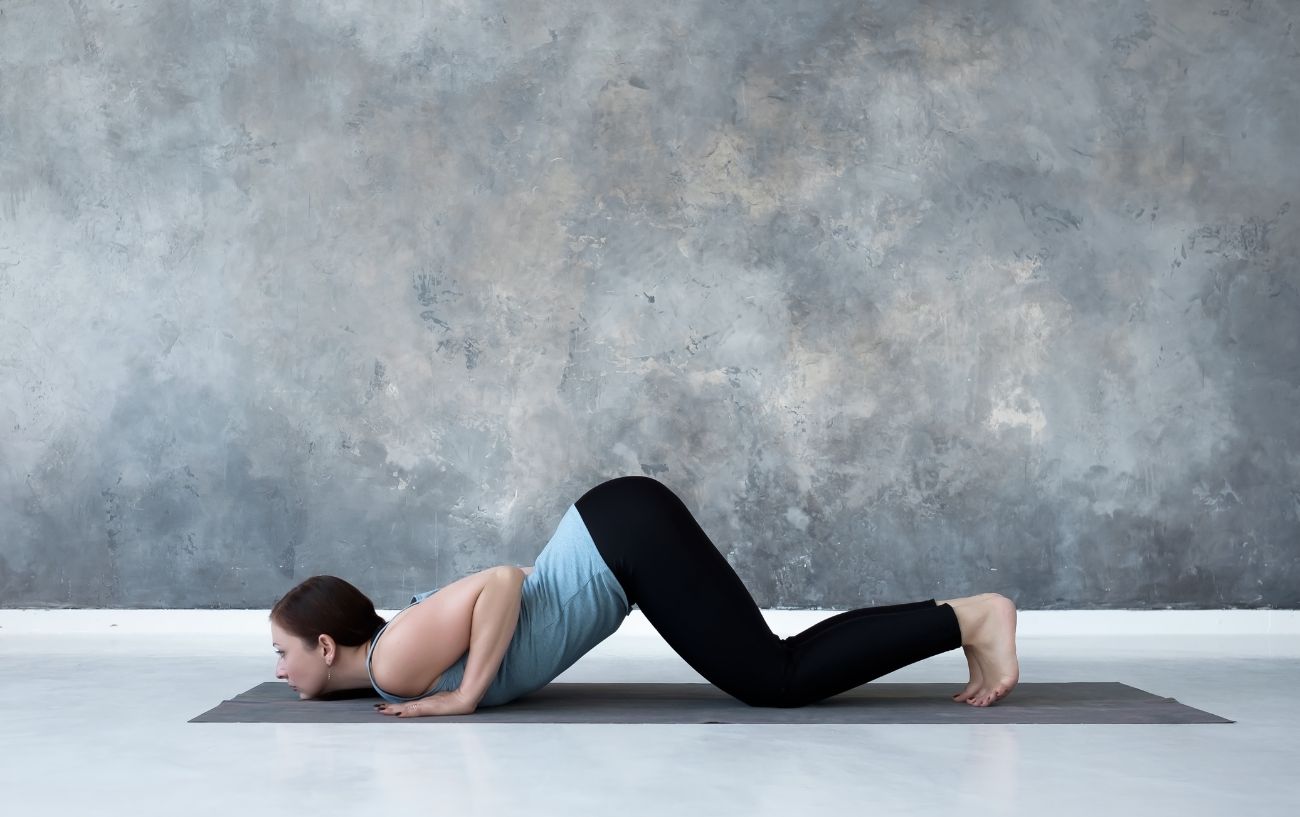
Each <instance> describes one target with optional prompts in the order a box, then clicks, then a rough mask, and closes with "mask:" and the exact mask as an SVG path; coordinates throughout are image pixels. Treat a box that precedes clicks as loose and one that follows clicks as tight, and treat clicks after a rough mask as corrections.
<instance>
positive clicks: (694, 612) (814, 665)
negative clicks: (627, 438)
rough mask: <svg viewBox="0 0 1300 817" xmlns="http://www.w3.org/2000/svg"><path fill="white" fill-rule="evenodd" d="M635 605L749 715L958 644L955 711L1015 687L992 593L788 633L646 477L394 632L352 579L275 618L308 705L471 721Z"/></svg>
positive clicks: (1006, 607) (282, 606) (285, 607)
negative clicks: (960, 671)
mask: <svg viewBox="0 0 1300 817" xmlns="http://www.w3.org/2000/svg"><path fill="white" fill-rule="evenodd" d="M633 604H635V605H637V606H639V607H640V609H641V611H642V612H643V613H644V614H645V617H646V618H647V619H648V620H649V621H650V623H651V624H652V625H654V627H655V629H656V630H658V632H659V634H660V635H662V636H663V638H664V640H665V641H667V642H668V644H669V646H671V647H672V648H673V649H674V650H675V651H676V652H677V654H678V655H680V656H681V657H682V658H683V659H685V661H686V662H687V663H688V664H690V665H691V666H692V667H693V668H694V669H695V670H696V671H697V672H699V673H700V674H701V675H703V676H704V677H705V678H706V679H708V680H709V681H710V682H711V683H713V684H714V685H715V686H717V687H719V688H720V689H722V690H723V691H724V692H726V693H728V694H730V695H732V696H733V697H735V698H737V699H739V700H740V701H742V702H744V703H747V704H749V705H751V706H774V707H798V706H804V705H805V704H810V703H814V702H816V701H820V700H822V699H824V698H827V697H830V696H832V695H836V694H838V693H840V692H844V691H845V690H848V689H852V688H853V687H856V686H859V685H861V684H865V683H867V682H868V681H871V680H872V679H875V678H879V677H880V676H882V675H885V674H887V673H890V672H893V671H894V670H896V669H899V668H900V667H904V666H907V665H908V664H912V663H915V662H917V661H920V660H922V659H924V658H928V657H930V656H932V655H937V654H939V653H941V652H946V651H948V650H953V649H956V648H957V647H962V648H963V649H964V651H965V653H966V659H967V663H968V665H969V668H970V676H971V677H970V682H969V683H968V684H967V685H966V687H965V689H963V690H962V691H961V692H958V693H957V694H955V695H953V700H955V701H957V702H965V703H967V704H970V705H972V706H988V705H989V704H992V703H994V702H995V701H998V700H1000V699H1002V698H1004V697H1006V695H1007V693H1009V692H1010V691H1011V689H1012V688H1013V687H1014V686H1015V685H1016V682H1017V681H1018V680H1019V664H1018V661H1017V658H1016V645H1015V629H1016V611H1015V607H1014V605H1013V604H1012V603H1011V602H1010V600H1008V599H1006V598H1004V597H1003V596H1000V595H998V594H996V593H984V594H982V595H979V596H971V597H967V598H959V599H951V600H949V601H944V602H939V603H936V602H935V600H934V599H929V600H926V601H918V602H912V603H909V604H895V605H890V606H882V607H867V608H862V609H858V610H849V611H847V612H844V613H839V614H838V615H835V616H832V617H831V618H828V619H825V620H823V621H820V622H818V623H817V624H815V625H813V626H812V627H809V628H808V629H807V630H804V631H803V632H802V633H799V634H798V635H795V636H791V637H790V638H785V639H782V638H778V637H777V636H776V635H774V634H773V633H772V631H771V629H769V628H768V626H767V623H766V622H765V621H764V620H763V617H762V614H761V613H760V612H759V609H758V607H757V605H755V603H754V600H753V598H751V597H750V595H749V592H748V591H747V590H746V589H745V586H744V584H742V583H741V581H740V577H738V576H737V575H736V573H735V571H734V570H732V568H731V566H730V565H729V564H728V563H727V561H726V559H724V558H723V556H722V554H721V553H719V552H718V550H717V548H715V547H714V545H713V543H712V542H711V541H710V540H709V538H708V536H706V535H705V533H704V531H703V530H701V528H700V526H699V525H698V524H697V523H696V521H695V519H694V517H692V516H691V513H690V511H689V510H687V508H686V506H685V505H684V504H683V503H682V501H681V500H680V499H679V498H678V497H677V496H676V495H675V494H674V493H673V492H672V491H671V490H669V489H668V488H667V487H666V486H664V485H663V484H662V483H660V482H658V481H656V480H654V479H651V478H650V477H642V476H627V477H619V478H617V479H612V480H609V481H608V482H603V483H601V484H600V485H597V486H596V487H595V488H593V489H591V490H590V491H588V492H587V493H586V494H584V495H583V496H582V498H580V499H579V500H578V501H577V502H575V503H573V505H571V506H570V507H569V509H568V511H567V512H566V513H565V515H564V518H563V519H562V520H561V521H560V524H559V526H558V528H557V529H556V531H555V533H554V535H553V536H552V537H551V539H550V541H549V542H547V544H546V547H545V548H543V549H542V552H541V554H539V555H538V557H537V560H536V565H535V566H534V567H532V568H517V567H510V566H500V567H494V568H489V569H488V570H484V571H482V572H480V573H475V574H473V575H470V576H466V577H464V578H462V579H460V580H458V581H456V582H453V583H452V584H450V585H447V586H446V587H443V588H441V589H439V590H437V591H436V592H435V591H429V592H427V593H420V594H417V595H416V596H413V597H412V598H411V603H410V605H408V606H407V607H406V608H405V609H403V610H402V611H401V612H399V613H398V614H397V615H396V616H394V617H393V620H392V621H390V622H387V623H385V622H384V619H383V618H381V617H380V616H379V615H378V614H377V613H376V612H375V607H374V605H373V604H372V603H371V601H370V600H369V599H368V598H366V597H365V596H364V595H363V594H362V593H361V592H360V591H359V590H357V589H356V588H355V587H353V586H352V585H351V584H348V583H347V582H345V581H343V580H342V579H338V578H335V577H333V576H313V577H312V578H310V579H307V580H306V581H304V582H302V583H301V584H300V585H298V586H297V587H295V588H294V589H292V590H290V591H289V592H288V593H286V594H285V596H284V597H283V598H282V599H280V600H279V601H278V602H276V604H275V606H274V607H273V608H272V610H271V633H272V638H273V642H274V646H275V648H276V651H277V652H278V653H279V655H280V660H279V661H278V662H277V664H276V677H277V678H284V679H286V680H287V681H288V683H289V684H290V686H291V687H292V688H293V689H294V690H295V691H296V692H298V694H299V696H300V697H301V698H313V697H316V696H319V695H322V694H329V693H333V692H338V691H342V690H349V689H367V688H373V689H374V690H375V691H376V692H378V693H379V695H380V697H382V698H384V700H385V701H387V702H388V703H384V704H376V707H377V708H378V709H379V711H380V712H382V713H384V714H387V715H394V716H398V717H415V716H422V715H462V714H469V713H471V712H473V711H474V710H475V709H476V708H477V707H479V706H497V705H500V704H503V703H506V702H507V701H510V700H513V699H515V698H518V697H520V696H522V695H527V694H528V693H529V692H532V691H534V690H537V689H540V688H541V687H543V686H545V685H546V684H547V683H549V682H550V681H551V680H552V679H553V678H555V677H556V676H557V675H559V674H560V673H561V672H563V671H564V670H565V669H567V668H568V667H569V666H571V665H572V664H573V663H574V662H575V661H577V660H578V659H579V658H580V657H581V656H582V655H583V654H585V653H586V652H588V651H589V650H591V649H592V648H593V647H595V646H596V645H597V644H599V643H600V642H601V641H603V640H604V639H605V638H607V637H608V636H609V635H610V634H612V633H613V632H614V631H615V630H617V629H618V626H619V624H620V623H621V622H622V621H623V619H624V618H626V617H627V615H628V613H629V612H631V606H632V605H633ZM381 636H386V637H385V638H383V640H382V641H381V640H380V637H381Z"/></svg>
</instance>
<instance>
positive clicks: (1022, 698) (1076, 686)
mask: <svg viewBox="0 0 1300 817" xmlns="http://www.w3.org/2000/svg"><path fill="white" fill-rule="evenodd" d="M960 688H961V685H960V684H885V683H870V684H864V685H863V686H860V687H858V688H856V689H851V690H849V691H848V692H843V693H841V694H839V695H836V696H833V697H831V698H827V699H826V700H824V701H819V702H818V703H815V704H809V705H808V706H802V707H798V708H795V709H775V708H768V707H751V706H747V705H746V704H743V703H741V702H740V701H737V700H736V699H735V698H732V697H731V696H729V695H727V694H726V693H724V692H723V691H722V690H720V689H718V688H717V687H715V686H713V685H712V684H698V683H696V684H589V683H588V684H569V683H551V684H548V685H546V686H544V687H542V688H541V689H539V690H538V691H536V692H534V693H532V694H531V695H527V696H525V697H523V698H519V699H517V700H514V701H511V702H510V703H508V704H504V705H502V706H491V707H483V708H481V709H479V710H478V711H477V712H475V713H474V714H472V715H457V716H446V715H444V716H436V717H426V718H409V719H408V718H400V719H399V718H395V717H393V716H392V715H381V714H379V713H378V712H376V711H375V709H374V704H375V702H376V701H378V700H380V698H379V696H377V695H375V694H374V693H373V692H366V691H360V690H358V691H356V692H354V693H348V694H346V695H339V696H336V697H333V698H329V699H324V698H322V699H316V700H306V701H304V700H301V699H300V698H299V697H298V695H297V693H295V692H294V691H293V690H291V689H289V686H288V684H285V683H282V682H278V681H267V682H266V683H262V684H258V685H257V686H255V687H253V688H252V689H250V690H249V691H247V692H244V693H241V694H239V695H236V696H235V697H234V698H232V699H230V700H227V701H222V702H221V704H220V705H218V706H217V707H215V708H213V709H209V710H208V711H207V712H204V713H203V714H202V715H199V716H198V717H196V718H194V719H192V720H190V721H189V722H190V723H1235V721H1230V720H1228V719H1227V718H1221V717H1219V716H1218V715H1212V714H1210V713H1209V712H1203V711H1201V710H1199V709H1193V708H1192V707H1190V706H1185V705H1183V704H1180V703H1178V701H1175V700H1174V699H1173V698H1162V697H1160V696H1159V695H1153V694H1151V693H1150V692H1144V691H1142V690H1140V689H1137V688H1135V687H1131V686H1128V685H1127V684H1121V683H1118V682H1115V681H1071V682H1064V683H1021V684H1019V685H1017V686H1016V688H1015V689H1014V690H1013V691H1012V693H1011V695H1010V696H1008V697H1007V698H1006V699H1005V700H1003V701H1002V702H1000V703H997V704H994V705H993V706H986V707H975V706H970V705H969V704H964V703H956V702H954V701H953V700H952V698H951V697H950V696H951V695H952V694H953V693H955V692H956V691H957V690H958V689H960Z"/></svg>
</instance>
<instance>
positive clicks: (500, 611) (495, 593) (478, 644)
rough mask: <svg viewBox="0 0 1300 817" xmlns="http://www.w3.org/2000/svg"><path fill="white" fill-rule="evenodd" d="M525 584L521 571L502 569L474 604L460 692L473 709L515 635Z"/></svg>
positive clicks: (484, 693)
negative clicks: (467, 653) (467, 654)
mask: <svg viewBox="0 0 1300 817" xmlns="http://www.w3.org/2000/svg"><path fill="white" fill-rule="evenodd" d="M523 584H524V572H523V571H522V570H520V569H519V568H517V567H505V566H503V567H502V569H501V571H500V572H499V573H498V574H497V576H494V577H493V579H492V581H489V582H487V583H486V584H484V585H483V589H482V591H480V592H479V595H478V598H477V599H476V600H475V602H474V612H473V614H472V616H471V618H470V625H469V657H468V658H466V659H465V674H464V676H463V677H462V678H461V682H460V690H459V691H460V693H461V695H462V696H463V697H465V698H467V699H468V700H469V701H470V702H471V703H472V704H473V705H474V706H478V702H479V701H481V700H483V696H484V695H486V694H487V688H488V686H489V685H491V683H492V679H493V678H494V677H495V676H496V674H497V670H498V669H500V668H501V659H502V658H504V657H505V654H506V647H508V646H510V639H511V638H512V637H513V636H514V634H515V627H516V626H517V625H518V623H519V604H520V598H521V596H522V588H523Z"/></svg>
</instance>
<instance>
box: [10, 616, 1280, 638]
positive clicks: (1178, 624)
mask: <svg viewBox="0 0 1300 817" xmlns="http://www.w3.org/2000/svg"><path fill="white" fill-rule="evenodd" d="M269 612H270V611H269V610H111V609H93V610H92V609H81V610H37V609H9V610H0V634H3V635H27V634H49V635H57V634H69V635H71V634H85V633H120V634H138V635H168V634H182V635H195V634H201V633H211V634H214V635H232V634H242V633H248V634H254V635H259V636H260V635H264V634H265V632H266V628H267V627H268V626H269V625H268V616H269ZM396 612H397V611H396V610H380V611H379V614H380V615H381V616H383V617H384V618H392V616H393V615H394V614H395V613H396ZM837 612H838V611H835V610H764V611H763V617H764V618H765V619H766V620H767V622H768V624H769V626H771V628H772V631H773V632H775V633H777V634H778V635H781V636H783V637H784V636H786V635H793V634H794V633H797V632H800V631H802V630H804V629H805V628H807V627H809V626H811V625H813V624H815V623H817V622H818V621H821V620H822V619H826V618H829V617H831V616H833V615H835V614H836V613H837ZM1017 620H1018V627H1017V633H1018V635H1019V636H1021V637H1027V638H1034V637H1040V636H1043V637H1055V636H1107V637H1115V636H1130V635H1132V636H1150V635H1300V610H1021V611H1019V613H1018V617H1017ZM618 635H620V636H623V637H628V636H636V635H656V633H655V630H654V628H653V627H652V626H651V625H650V622H649V621H647V620H646V618H645V616H644V614H642V612H641V611H640V610H639V609H634V610H633V611H632V615H631V616H629V617H628V619H627V621H625V622H624V623H623V626H622V627H621V628H620V629H619V631H618Z"/></svg>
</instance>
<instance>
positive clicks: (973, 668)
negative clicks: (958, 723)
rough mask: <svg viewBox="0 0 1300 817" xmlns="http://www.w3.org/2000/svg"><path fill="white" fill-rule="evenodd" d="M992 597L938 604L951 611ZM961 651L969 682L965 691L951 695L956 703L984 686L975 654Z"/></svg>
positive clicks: (981, 670)
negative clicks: (964, 658) (949, 608)
mask: <svg viewBox="0 0 1300 817" xmlns="http://www.w3.org/2000/svg"><path fill="white" fill-rule="evenodd" d="M992 595H993V594H992V593H981V594H980V595H978V596H966V597H965V598H959V599H947V600H945V601H941V602H939V604H946V605H948V606H949V607H952V608H953V610H956V609H957V608H958V607H964V606H966V605H970V604H978V603H980V602H981V601H982V600H983V599H985V598H986V597H989V596H992ZM960 621H961V619H960V617H959V618H958V622H960ZM961 651H962V652H964V653H965V654H966V666H967V667H968V668H969V669H970V681H969V682H968V683H967V684H966V688H965V689H963V690H962V691H961V692H957V693H954V694H953V696H952V699H953V700H954V701H956V702H958V703H961V702H963V701H968V700H970V699H971V697H972V696H974V695H975V693H976V692H978V691H979V690H980V687H982V686H983V684H984V668H983V667H981V666H980V662H979V656H977V655H976V654H975V650H974V649H972V648H971V647H969V646H966V645H963V646H962V648H961Z"/></svg>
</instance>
